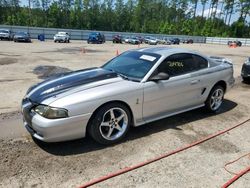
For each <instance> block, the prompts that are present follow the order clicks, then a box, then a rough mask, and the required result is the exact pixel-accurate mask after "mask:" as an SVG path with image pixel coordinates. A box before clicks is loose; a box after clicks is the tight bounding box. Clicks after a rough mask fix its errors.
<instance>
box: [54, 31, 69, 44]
mask: <svg viewBox="0 0 250 188" xmlns="http://www.w3.org/2000/svg"><path fill="white" fill-rule="evenodd" d="M54 42H65V43H69V42H70V36H69V33H68V32H58V33H57V34H55V36H54Z"/></svg>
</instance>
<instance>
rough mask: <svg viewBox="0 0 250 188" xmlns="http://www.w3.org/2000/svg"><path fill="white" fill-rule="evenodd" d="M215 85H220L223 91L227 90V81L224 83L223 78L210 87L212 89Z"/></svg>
mask: <svg viewBox="0 0 250 188" xmlns="http://www.w3.org/2000/svg"><path fill="white" fill-rule="evenodd" d="M215 86H221V87H222V88H223V89H224V92H226V90H227V83H226V82H225V81H224V80H220V81H218V82H217V83H216V84H214V86H213V87H212V89H213V88H214V87H215ZM212 89H211V90H212Z"/></svg>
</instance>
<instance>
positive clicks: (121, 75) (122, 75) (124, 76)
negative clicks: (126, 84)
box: [116, 72, 131, 80]
mask: <svg viewBox="0 0 250 188" xmlns="http://www.w3.org/2000/svg"><path fill="white" fill-rule="evenodd" d="M116 74H118V75H119V76H120V77H122V78H123V79H124V80H131V79H129V77H127V76H126V75H124V74H121V73H118V72H117V73H116Z"/></svg>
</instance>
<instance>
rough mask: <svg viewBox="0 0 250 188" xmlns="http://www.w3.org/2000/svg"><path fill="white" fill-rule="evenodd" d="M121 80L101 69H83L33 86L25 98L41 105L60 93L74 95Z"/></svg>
mask: <svg viewBox="0 0 250 188" xmlns="http://www.w3.org/2000/svg"><path fill="white" fill-rule="evenodd" d="M114 78H117V79H114ZM122 80H123V79H122V78H120V77H118V75H117V74H116V73H115V72H111V71H108V70H105V69H102V68H90V69H84V70H79V71H75V72H70V73H65V74H64V75H61V76H58V77H54V78H51V79H49V80H45V81H44V82H41V83H39V84H37V85H34V86H32V87H31V88H30V89H29V90H28V92H27V95H26V97H27V98H29V99H30V100H31V101H32V102H34V103H42V102H43V101H44V100H46V99H48V98H55V99H56V96H57V95H60V96H61V94H62V93H67V94H70V93H72V92H74V93H75V92H79V91H82V90H87V89H90V88H93V87H98V86H100V85H106V84H111V83H114V82H118V81H122Z"/></svg>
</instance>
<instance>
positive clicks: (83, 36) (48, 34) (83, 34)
mask: <svg viewBox="0 0 250 188" xmlns="http://www.w3.org/2000/svg"><path fill="white" fill-rule="evenodd" d="M0 29H10V30H11V31H13V32H14V33H15V32H17V31H23V32H29V33H30V35H31V38H33V39H35V38H37V37H38V35H39V34H44V35H45V39H53V36H54V35H55V34H56V33H57V32H59V31H64V32H68V33H69V34H70V38H71V39H73V40H87V39H88V36H89V34H90V33H91V32H93V31H91V30H75V29H60V28H41V27H27V26H11V25H0ZM96 32H101V33H103V34H104V35H105V38H106V40H107V41H111V40H112V38H113V36H114V35H117V34H120V35H122V36H128V37H129V36H142V37H145V36H152V37H157V38H159V39H162V38H164V37H166V38H169V39H170V38H174V37H177V38H179V39H180V40H185V39H193V40H194V42H195V43H205V42H206V38H205V37H200V36H187V35H163V34H148V33H129V32H111V31H96Z"/></svg>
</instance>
